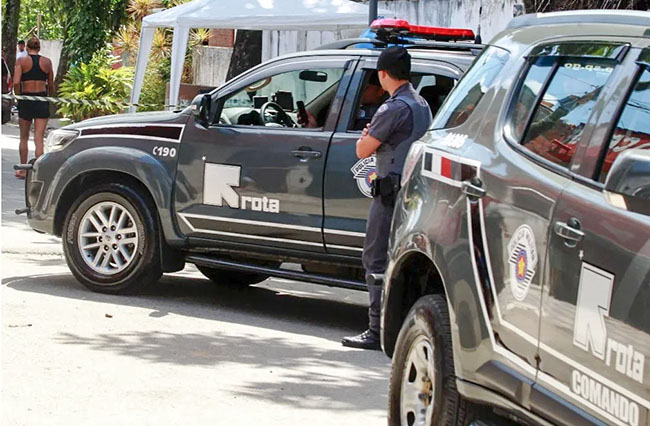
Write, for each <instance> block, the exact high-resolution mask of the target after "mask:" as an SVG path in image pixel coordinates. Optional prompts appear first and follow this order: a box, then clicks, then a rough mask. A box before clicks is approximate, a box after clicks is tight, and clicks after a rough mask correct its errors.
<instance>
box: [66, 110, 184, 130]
mask: <svg viewBox="0 0 650 426" xmlns="http://www.w3.org/2000/svg"><path fill="white" fill-rule="evenodd" d="M187 117H188V116H187V114H185V113H184V112H170V111H156V112H136V113H133V114H116V115H106V116H103V117H96V118H89V119H88V120H84V121H81V122H79V123H74V124H70V125H68V126H65V128H66V129H77V130H81V129H85V128H88V127H101V126H114V125H116V124H118V125H123V126H128V125H129V124H141V123H185V121H187Z"/></svg>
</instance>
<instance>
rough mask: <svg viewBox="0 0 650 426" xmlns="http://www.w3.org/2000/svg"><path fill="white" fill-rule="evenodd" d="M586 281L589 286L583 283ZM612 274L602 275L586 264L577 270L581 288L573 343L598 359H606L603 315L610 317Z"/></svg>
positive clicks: (605, 333) (605, 331) (605, 330)
mask: <svg viewBox="0 0 650 426" xmlns="http://www.w3.org/2000/svg"><path fill="white" fill-rule="evenodd" d="M584 283H589V286H588V287H587V286H585V285H583V284H584ZM613 285H614V276H613V275H611V274H607V275H604V274H601V273H600V271H599V270H597V269H596V268H593V267H591V265H588V264H586V263H583V264H582V270H581V271H580V288H579V290H578V301H577V305H576V317H575V323H574V327H573V344H574V345H576V346H578V347H579V348H580V349H583V350H585V351H588V350H589V349H590V348H591V353H592V354H593V355H594V356H595V357H597V358H600V359H605V344H606V343H607V340H606V339H607V328H606V327H605V317H606V316H609V304H610V299H611V295H612V287H613Z"/></svg>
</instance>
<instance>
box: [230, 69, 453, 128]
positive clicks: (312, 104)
mask: <svg viewBox="0 0 650 426" xmlns="http://www.w3.org/2000/svg"><path fill="white" fill-rule="evenodd" d="M373 74H374V76H373ZM342 75H343V70H342V69H317V70H309V69H307V70H300V71H290V72H287V73H282V74H278V75H274V76H269V77H266V78H264V79H262V80H259V81H257V82H255V83H253V84H251V85H248V86H246V87H244V88H243V89H241V90H239V91H237V92H235V93H233V94H232V95H231V96H230V97H228V98H227V99H226V100H225V102H224V105H223V108H222V110H221V114H220V117H219V124H222V125H244V126H264V127H282V128H314V129H317V128H322V127H323V125H324V124H325V119H326V117H327V113H328V111H329V108H330V105H331V104H332V101H333V100H334V96H335V95H336V90H337V88H338V84H339V82H340V80H341V77H342ZM373 77H374V83H373V84H375V85H377V84H378V83H377V81H378V80H377V76H376V71H368V72H366V75H365V76H364V80H363V84H362V89H361V90H360V91H359V94H358V95H357V101H356V108H355V110H354V116H353V117H355V118H354V119H353V120H351V121H350V128H349V130H352V131H360V130H362V129H363V128H364V127H365V126H366V125H367V124H368V123H370V120H371V119H372V116H373V115H374V112H375V111H376V109H377V108H378V107H379V105H381V104H382V103H383V102H384V101H385V100H386V99H388V97H389V95H388V93H384V94H383V96H381V97H376V96H375V97H374V98H373V97H370V99H372V101H371V102H372V104H367V105H366V104H365V103H364V102H367V97H365V96H364V95H363V94H365V93H366V90H367V89H368V86H369V84H370V81H371V80H373ZM411 83H412V84H413V87H414V88H415V90H416V91H417V92H418V93H419V94H420V96H422V97H423V98H424V99H425V100H426V101H427V103H428V104H429V107H430V108H431V114H432V115H433V116H435V114H436V113H437V112H438V109H439V108H440V106H441V105H442V103H443V102H444V100H445V98H446V97H447V95H448V94H449V92H450V91H451V89H452V88H453V87H454V84H455V80H454V79H453V78H451V77H446V76H442V75H436V74H425V73H413V74H412V76H411ZM364 99H366V101H364Z"/></svg>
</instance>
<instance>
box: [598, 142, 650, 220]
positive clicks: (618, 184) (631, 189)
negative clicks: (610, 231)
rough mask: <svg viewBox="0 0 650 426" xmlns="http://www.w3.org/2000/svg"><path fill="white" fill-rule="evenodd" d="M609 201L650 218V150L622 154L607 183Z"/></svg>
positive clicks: (606, 191) (606, 193)
mask: <svg viewBox="0 0 650 426" xmlns="http://www.w3.org/2000/svg"><path fill="white" fill-rule="evenodd" d="M605 197H606V198H607V201H608V202H609V203H610V204H612V205H614V206H616V207H620V208H623V209H626V210H629V211H631V212H635V213H640V214H643V215H647V216H650V150H646V149H630V150H628V151H624V152H621V153H620V154H619V155H618V157H616V160H614V164H612V167H611V169H609V174H608V175H607V180H606V181H605Z"/></svg>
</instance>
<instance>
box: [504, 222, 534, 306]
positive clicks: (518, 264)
mask: <svg viewBox="0 0 650 426" xmlns="http://www.w3.org/2000/svg"><path fill="white" fill-rule="evenodd" d="M508 256H509V257H508V263H509V272H510V290H511V291H512V295H513V296H514V298H515V299H517V300H518V301H522V300H524V299H525V298H526V295H527V294H528V289H529V288H530V283H531V281H532V280H533V277H534V276H535V270H536V268H537V246H536V245H535V234H533V230H532V229H531V228H530V226H528V225H521V226H520V227H519V228H517V230H516V231H515V233H514V234H513V236H512V238H511V239H510V242H509V243H508Z"/></svg>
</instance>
